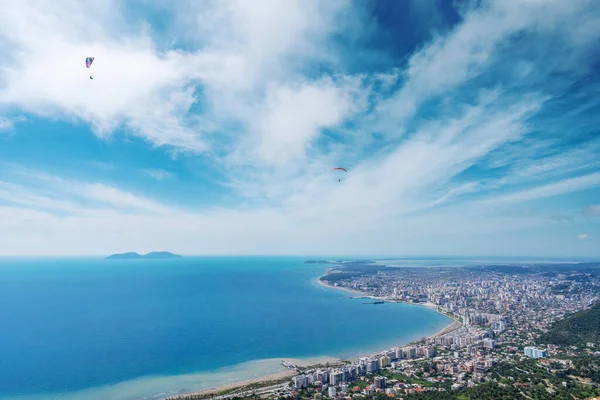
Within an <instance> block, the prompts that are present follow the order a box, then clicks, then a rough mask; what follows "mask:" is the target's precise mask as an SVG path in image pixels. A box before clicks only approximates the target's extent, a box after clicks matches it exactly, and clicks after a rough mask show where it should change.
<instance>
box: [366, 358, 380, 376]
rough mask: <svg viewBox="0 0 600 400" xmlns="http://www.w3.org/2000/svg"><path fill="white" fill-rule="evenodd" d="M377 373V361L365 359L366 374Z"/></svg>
mask: <svg viewBox="0 0 600 400" xmlns="http://www.w3.org/2000/svg"><path fill="white" fill-rule="evenodd" d="M377 371H379V361H378V360H377V359H376V358H369V359H367V372H370V373H373V372H377Z"/></svg>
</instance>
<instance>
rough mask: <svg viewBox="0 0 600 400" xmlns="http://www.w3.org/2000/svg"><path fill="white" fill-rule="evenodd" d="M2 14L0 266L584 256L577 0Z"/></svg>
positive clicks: (14, 10)
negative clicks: (60, 260) (23, 262)
mask: <svg viewBox="0 0 600 400" xmlns="http://www.w3.org/2000/svg"><path fill="white" fill-rule="evenodd" d="M2 8H3V13H2V14H1V15H0V218H1V221H2V223H1V224H0V236H1V237H2V240H1V241H0V254H31V255H34V254H40V255H41V254H106V253H113V252H121V251H138V252H146V251H152V250H169V251H173V252H179V253H183V254H348V255H352V254H388V255H389V254H456V255H538V256H600V132H599V131H600V96H599V94H600V52H599V51H598V41H599V39H600V4H599V3H598V2H597V1H595V0H572V1H568V2H566V1H564V0H519V1H517V0H497V1H468V0H465V1H441V0H401V1H400V0H386V1H383V0H382V1H351V0H339V1H338V0H327V1H325V0H323V1H305V0H285V1H283V0H264V1H258V0H257V1H245V0H219V1H208V0H207V1H184V0H182V1H178V2H170V1H163V0H154V1H152V0H130V1H113V0H106V1H103V2H94V1H76V0H53V1H49V0H47V1H46V0H37V1H34V0H22V1H18V2H12V1H8V2H6V3H3V4H2ZM87 56H94V57H96V59H95V61H94V63H93V65H92V67H91V68H90V70H86V68H85V64H84V61H85V57H87ZM90 74H92V75H93V77H94V80H90V79H89V78H88V76H89V75H90ZM337 166H343V167H346V168H347V169H348V173H347V174H345V177H344V178H345V179H344V180H343V181H342V182H338V181H337V177H336V176H334V175H335V174H334V173H333V172H332V168H334V167H337Z"/></svg>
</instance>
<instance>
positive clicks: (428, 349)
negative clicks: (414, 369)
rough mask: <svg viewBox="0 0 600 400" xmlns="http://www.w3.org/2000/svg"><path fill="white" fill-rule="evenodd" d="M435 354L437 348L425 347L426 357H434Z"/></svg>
mask: <svg viewBox="0 0 600 400" xmlns="http://www.w3.org/2000/svg"><path fill="white" fill-rule="evenodd" d="M434 356H435V349H434V348H433V347H426V348H425V357H429V358H433V357H434Z"/></svg>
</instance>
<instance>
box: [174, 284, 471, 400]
mask: <svg viewBox="0 0 600 400" xmlns="http://www.w3.org/2000/svg"><path fill="white" fill-rule="evenodd" d="M322 276H324V275H322ZM322 276H319V277H318V278H316V280H313V283H316V284H317V285H320V286H322V287H324V288H327V289H336V290H340V291H343V292H346V293H349V294H354V295H355V296H356V297H364V298H370V299H374V300H380V299H379V298H377V297H375V296H371V295H369V294H367V293H364V292H361V291H360V290H356V289H349V288H345V287H338V286H332V285H328V284H326V283H325V282H323V281H322V280H321V277H322ZM351 298H352V296H351ZM386 301H388V302H390V303H406V304H412V305H418V306H422V307H427V308H429V309H432V310H434V311H435V312H437V313H439V314H441V315H443V316H445V317H447V318H450V319H451V320H452V323H450V324H449V325H447V326H445V327H444V328H442V329H440V330H439V331H437V332H435V333H433V334H432V335H429V336H427V337H426V339H434V338H436V337H438V336H442V335H445V334H447V333H450V332H452V331H454V330H456V329H458V328H460V327H461V326H462V323H461V322H460V321H458V320H457V319H455V318H452V317H451V316H449V315H446V314H444V313H441V312H439V311H438V310H437V306H436V305H435V304H433V303H429V302H428V303H412V302H409V301H403V300H386ZM419 341H420V340H417V341H412V342H409V343H406V344H403V345H402V346H408V345H411V344H414V343H418V342H419ZM369 354H377V352H375V353H369ZM360 357H361V356H359V357H352V358H360ZM282 360H284V361H289V362H292V363H293V364H296V365H298V366H300V367H305V368H310V367H312V366H316V365H322V364H323V363H327V362H328V363H339V362H343V361H344V360H343V359H340V358H336V357H319V358H312V359H304V360H302V359H291V358H288V359H282ZM296 375H298V372H296V371H294V370H287V371H281V372H278V373H274V374H268V375H264V376H261V377H258V378H254V379H248V380H243V381H239V382H234V383H230V384H225V385H222V386H217V387H212V388H208V389H202V390H198V391H194V392H190V393H185V394H177V395H174V396H169V397H167V398H165V400H186V399H188V400H189V399H190V397H191V396H207V398H208V397H209V396H210V395H218V394H219V393H221V392H225V391H233V390H235V389H242V388H244V387H245V386H248V385H252V384H265V383H268V382H276V381H285V380H286V379H291V378H292V377H294V376H296Z"/></svg>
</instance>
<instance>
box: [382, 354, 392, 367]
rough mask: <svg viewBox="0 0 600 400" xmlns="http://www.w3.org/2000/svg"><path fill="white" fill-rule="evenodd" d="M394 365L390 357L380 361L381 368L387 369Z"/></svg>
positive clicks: (384, 357)
mask: <svg viewBox="0 0 600 400" xmlns="http://www.w3.org/2000/svg"><path fill="white" fill-rule="evenodd" d="M391 364H392V360H391V359H390V358H389V357H388V356H383V357H381V358H380V359H379V367H380V368H385V367H389V366H390V365H391Z"/></svg>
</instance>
